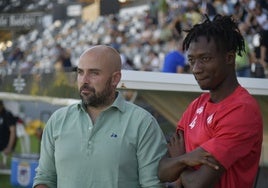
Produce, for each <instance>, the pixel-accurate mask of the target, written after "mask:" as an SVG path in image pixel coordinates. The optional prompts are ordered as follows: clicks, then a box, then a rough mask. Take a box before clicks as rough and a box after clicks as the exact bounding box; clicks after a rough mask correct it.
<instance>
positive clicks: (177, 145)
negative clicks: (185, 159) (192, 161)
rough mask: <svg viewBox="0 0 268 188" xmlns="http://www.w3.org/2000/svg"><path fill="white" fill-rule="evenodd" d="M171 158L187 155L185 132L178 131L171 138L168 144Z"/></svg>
mask: <svg viewBox="0 0 268 188" xmlns="http://www.w3.org/2000/svg"><path fill="white" fill-rule="evenodd" d="M167 148H168V152H169V155H170V157H178V156H180V155H182V154H184V153H185V146H184V138H183V132H182V131H178V133H174V134H173V135H172V136H171V137H170V141H169V143H168V144H167Z"/></svg>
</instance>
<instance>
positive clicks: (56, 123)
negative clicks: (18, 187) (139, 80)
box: [34, 45, 167, 188]
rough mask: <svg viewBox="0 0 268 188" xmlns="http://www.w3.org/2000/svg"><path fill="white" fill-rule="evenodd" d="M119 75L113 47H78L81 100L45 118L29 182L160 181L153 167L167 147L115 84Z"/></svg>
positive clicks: (119, 187)
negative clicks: (39, 151) (38, 158)
mask: <svg viewBox="0 0 268 188" xmlns="http://www.w3.org/2000/svg"><path fill="white" fill-rule="evenodd" d="M120 79H121V58H120V55H119V54H118V52H117V51H116V50H115V49H113V48H111V47H109V46H105V45H98V46H94V47H92V48H90V49H88V50H86V51H85V52H84V53H82V55H81V56H80V58H79V63H78V67H77V82H78V89H79V94H80V98H81V101H80V102H79V103H77V104H73V105H70V106H67V107H63V108H61V109H59V110H57V111H56V112H54V114H53V115H52V116H51V117H50V119H49V120H48V122H47V124H46V126H45V129H44V133H43V137H42V141H41V153H40V160H39V166H38V168H37V170H36V172H37V173H36V176H35V179H34V187H36V188H44V187H49V188H54V187H59V188H63V187H64V188H138V187H148V188H149V187H151V188H157V187H162V185H161V184H160V181H159V179H158V177H157V169H158V163H159V161H160V159H161V158H162V156H164V155H165V153H166V151H167V150H166V141H165V137H164V135H163V132H162V130H161V129H160V127H159V125H158V123H157V121H156V120H155V118H154V117H153V116H152V115H151V114H150V113H149V112H147V111H145V110H144V109H142V108H141V107H139V106H137V105H135V104H133V103H129V102H127V101H126V100H125V99H124V98H123V96H122V95H121V93H120V92H119V91H117V90H116V87H117V84H118V83H119V81H120Z"/></svg>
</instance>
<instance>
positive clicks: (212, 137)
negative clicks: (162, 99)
mask: <svg viewBox="0 0 268 188" xmlns="http://www.w3.org/2000/svg"><path fill="white" fill-rule="evenodd" d="M186 32H187V33H188V34H187V36H186V38H185V39H184V41H183V49H184V50H185V51H186V52H187V58H188V61H189V64H190V67H191V71H192V73H193V75H194V77H195V79H196V81H197V83H198V85H199V86H200V88H201V89H202V90H208V91H209V92H205V93H203V94H201V96H200V97H198V98H197V99H195V100H194V101H193V102H192V103H191V104H190V105H189V106H188V108H187V109H186V111H185V112H184V113H183V115H182V117H181V119H180V121H179V122H178V127H177V131H176V133H175V134H174V135H173V136H172V137H171V139H170V142H169V143H168V151H169V152H168V154H167V156H166V157H164V158H163V159H162V160H161V161H160V164H159V170H158V175H159V178H160V180H161V181H163V182H173V181H175V180H177V181H176V183H177V184H178V185H177V186H178V187H191V188H192V187H205V188H208V187H217V188H240V187H243V188H251V187H253V184H254V182H255V179H256V174H257V171H258V166H259V160H260V154H261V145H262V135H263V132H262V131H263V124H262V116H261V112H260V109H259V106H258V104H257V102H256V100H255V99H254V98H253V97H252V96H251V95H250V94H249V93H248V91H247V90H246V89H245V88H243V87H242V86H241V85H240V84H239V82H238V80H237V77H236V72H235V56H236V53H238V54H240V55H241V53H243V51H244V48H245V46H244V39H243V37H242V35H241V34H240V31H239V29H238V27H237V23H236V22H235V20H234V19H233V18H232V17H231V16H221V15H217V16H215V17H214V19H213V20H212V21H210V20H209V19H208V18H206V20H205V21H204V22H203V23H200V24H196V25H194V27H193V28H191V29H189V30H187V31H186Z"/></svg>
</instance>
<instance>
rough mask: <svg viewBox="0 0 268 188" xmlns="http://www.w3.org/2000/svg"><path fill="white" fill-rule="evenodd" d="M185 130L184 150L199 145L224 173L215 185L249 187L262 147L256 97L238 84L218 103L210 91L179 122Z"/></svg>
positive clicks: (252, 182) (223, 187) (260, 117)
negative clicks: (219, 164) (222, 168)
mask: <svg viewBox="0 0 268 188" xmlns="http://www.w3.org/2000/svg"><path fill="white" fill-rule="evenodd" d="M177 129H180V130H182V131H184V139H185V147H186V152H190V151H192V150H194V149H195V148H197V147H199V146H200V147H202V148H203V149H204V150H206V151H207V152H209V153H211V154H212V155H213V156H214V158H215V159H216V160H218V161H219V162H220V163H221V165H223V166H224V168H225V169H226V172H225V173H224V174H223V175H222V177H221V180H220V182H219V183H218V184H217V185H216V186H215V187H217V188H238V187H243V188H244V187H245V188H249V187H250V188H251V187H252V186H253V184H254V180H255V177H256V174H257V170H258V166H259V160H260V155H261V147H262V136H263V124H262V116H261V112H260V109H259V106H258V103H257V102H256V100H255V99H254V98H253V97H252V96H251V95H250V94H249V93H248V91H247V90H246V89H244V88H243V87H241V86H239V87H238V88H237V89H236V90H235V91H234V92H233V93H232V94H231V95H230V96H228V97H227V98H226V99H224V100H223V101H221V102H219V103H212V102H210V94H209V93H204V94H202V95H201V96H200V97H198V98H197V99H195V100H194V101H193V102H192V103H191V104H190V105H189V107H188V108H187V109H186V111H185V112H184V114H183V116H182V118H181V119H180V121H179V122H178V127H177Z"/></svg>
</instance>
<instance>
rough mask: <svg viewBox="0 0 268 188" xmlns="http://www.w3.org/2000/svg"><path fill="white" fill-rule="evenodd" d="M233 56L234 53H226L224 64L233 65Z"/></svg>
mask: <svg viewBox="0 0 268 188" xmlns="http://www.w3.org/2000/svg"><path fill="white" fill-rule="evenodd" d="M235 56H236V53H235V52H227V53H226V57H225V58H226V63H227V64H235Z"/></svg>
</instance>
